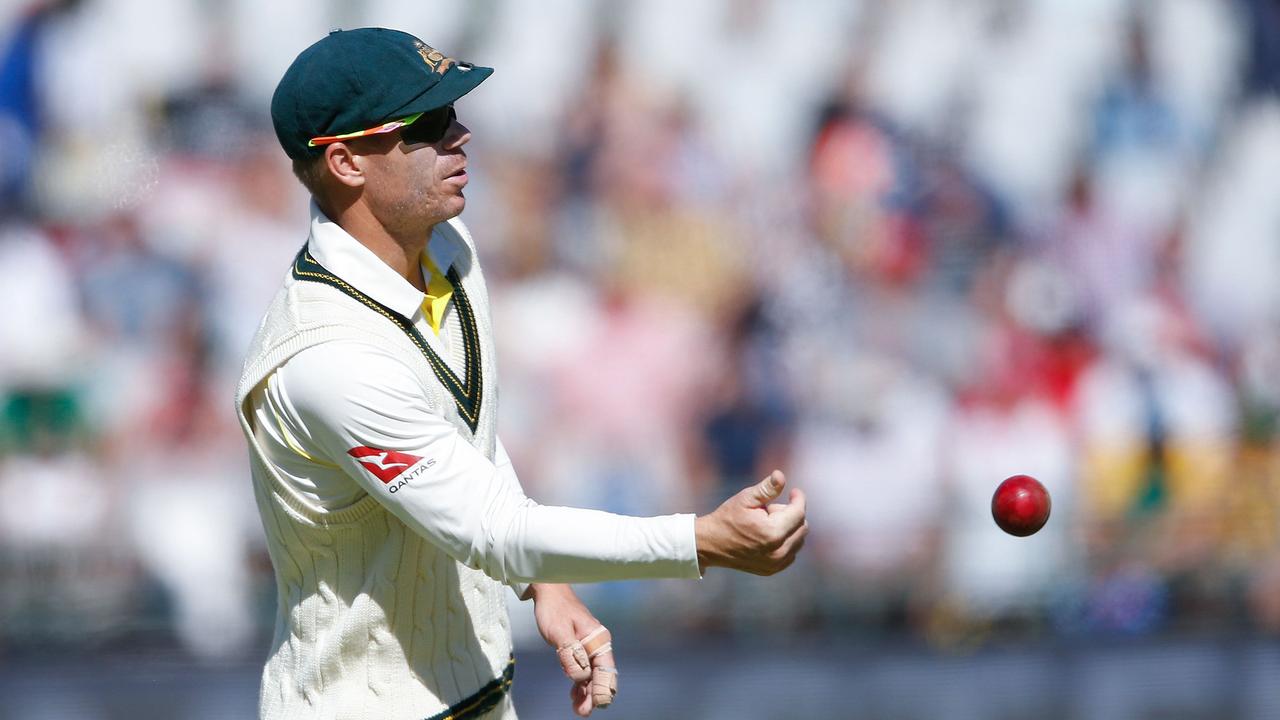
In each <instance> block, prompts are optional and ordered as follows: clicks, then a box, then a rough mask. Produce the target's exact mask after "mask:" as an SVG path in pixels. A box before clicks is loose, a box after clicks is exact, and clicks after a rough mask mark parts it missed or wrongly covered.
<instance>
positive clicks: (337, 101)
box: [271, 28, 493, 160]
mask: <svg viewBox="0 0 1280 720" xmlns="http://www.w3.org/2000/svg"><path fill="white" fill-rule="evenodd" d="M492 74H493V68H487V67H478V66H476V65H472V64H471V63H466V62H461V61H459V60H456V59H454V58H451V57H447V56H445V54H444V53H442V52H440V51H439V50H436V49H435V48H433V47H431V46H430V45H427V44H426V43H424V42H422V41H421V40H419V39H418V38H416V37H414V36H412V35H410V34H409V33H406V32H401V31H399V30H391V29H388V28H359V29H355V30H334V31H333V32H331V33H329V34H328V35H327V36H325V37H324V38H322V39H320V40H319V41H318V42H316V43H315V44H313V45H311V47H308V48H307V49H306V50H303V51H302V52H301V53H299V54H298V57H297V58H295V59H294V61H293V63H292V64H291V65H290V66H289V69H288V70H285V73H284V77H282V78H280V84H279V85H277V86H276V91H275V93H274V94H273V95H272V96H271V123H272V125H274V126H275V130H276V137H277V138H278V139H279V140H280V145H281V147H283V148H284V152H285V154H286V155H288V156H289V157H291V158H293V159H295V160H297V159H302V158H307V157H315V156H317V155H320V154H321V153H323V152H324V148H323V147H312V146H310V145H309V144H308V143H309V142H310V141H311V139H312V138H317V137H325V136H333V135H342V134H346V133H354V132H359V131H361V130H365V129H367V128H372V127H376V126H378V125H381V124H383V123H386V122H391V121H393V120H400V119H402V118H405V117H408V116H410V115H415V114H417V113H420V112H426V111H428V110H434V109H436V108H440V107H444V106H445V105H448V104H449V103H451V102H453V101H455V100H457V99H458V98H460V97H462V96H463V95H466V94H467V93H469V92H471V91H472V90H473V89H475V87H476V86H477V85H479V84H480V83H482V82H484V80H485V78H487V77H489V76H490V75H492Z"/></svg>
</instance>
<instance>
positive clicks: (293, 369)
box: [270, 342, 699, 584]
mask: <svg viewBox="0 0 1280 720" xmlns="http://www.w3.org/2000/svg"><path fill="white" fill-rule="evenodd" d="M272 382H273V384H274V386H275V388H274V389H275V391H276V392H273V393H271V394H270V395H271V396H272V397H273V398H274V399H273V400H272V401H273V402H278V403H279V404H280V407H279V408H276V410H277V411H278V413H279V416H280V417H281V419H282V422H283V423H285V424H286V425H288V426H290V427H289V428H288V429H289V430H290V432H291V433H293V434H294V435H295V436H296V437H298V438H300V439H301V441H302V442H303V443H304V444H305V445H307V446H309V447H310V448H312V449H313V450H314V451H315V452H317V453H319V454H320V455H321V456H323V457H324V458H325V459H327V460H328V461H330V462H332V463H335V464H337V465H338V466H339V467H341V468H342V469H343V471H344V472H345V473H346V474H347V476H349V477H350V478H351V479H352V481H353V482H355V483H358V484H359V485H360V487H361V488H362V489H363V490H364V491H365V492H367V493H369V494H371V495H373V496H374V497H376V498H377V499H378V500H379V501H380V502H382V504H383V505H385V506H386V507H387V508H388V509H389V510H390V511H391V512H392V513H394V514H395V515H396V516H397V517H399V518H400V519H401V520H402V521H403V522H404V523H405V524H406V525H408V526H409V527H410V528H412V529H413V530H414V531H415V532H417V533H419V534H420V535H422V536H423V537H424V538H426V539H427V540H429V541H431V542H432V543H434V544H436V545H437V546H439V547H440V548H442V549H443V550H444V551H445V552H447V553H448V554H449V555H450V556H452V557H453V558H454V559H456V560H458V561H459V562H462V563H464V564H466V565H468V566H470V567H473V568H476V569H478V570H481V571H483V572H485V573H486V574H488V575H489V576H490V577H492V578H494V579H496V580H498V581H500V582H505V583H508V584H516V583H522V582H596V581H604V580H623V579H641V578H697V577H699V571H698V561H697V550H696V545H695V542H694V531H693V525H694V523H693V519H694V516H693V515H689V514H681V515H666V516H659V517H648V518H641V517H630V516H625V515H615V514H612V513H606V512H601V511H597V510H587V509H580V508H568V507H553V506H544V505H539V504H538V503H536V502H534V501H533V500H531V499H529V498H528V497H526V496H525V495H524V492H523V491H522V490H521V488H520V483H519V480H518V479H516V477H515V473H514V470H513V469H512V468H511V466H510V461H509V460H507V461H506V462H505V463H503V462H502V459H503V457H504V456H505V452H503V453H501V454H500V457H499V458H498V459H499V464H495V463H493V462H490V461H489V459H488V458H487V457H485V456H484V454H483V453H481V452H480V451H479V450H477V449H476V448H475V447H473V446H472V445H471V443H469V442H468V441H467V440H466V438H464V437H463V436H462V435H461V434H460V433H459V432H458V430H457V428H455V427H454V425H453V424H452V423H450V422H449V421H448V420H446V419H445V418H444V417H443V416H441V415H439V414H438V413H436V412H434V411H433V410H432V409H431V408H430V407H428V403H427V400H426V398H425V396H424V395H423V392H422V388H421V385H420V384H419V381H418V380H417V378H416V376H415V375H414V373H413V371H412V370H411V369H410V368H409V367H408V366H406V365H405V364H404V363H403V362H402V361H401V360H399V359H397V358H396V357H394V356H393V355H391V354H390V353H387V352H385V351H383V350H381V349H379V348H376V347H374V346H372V345H365V344H360V343H345V342H334V343H325V344H323V345H317V346H314V347H311V348H308V349H307V350H304V351H302V352H301V353H299V354H297V355H295V356H294V357H293V358H291V359H290V360H289V361H287V362H286V363H285V364H284V365H282V366H281V367H280V368H279V369H277V370H276V373H275V376H274V377H273V378H272Z"/></svg>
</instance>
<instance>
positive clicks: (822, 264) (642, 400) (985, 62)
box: [0, 0, 1280, 720]
mask: <svg viewBox="0 0 1280 720" xmlns="http://www.w3.org/2000/svg"><path fill="white" fill-rule="evenodd" d="M0 7H2V8H3V10H0V13H2V14H0V29H2V32H0V148H3V150H2V151H0V698H3V699H4V702H3V703H0V718H2V719H3V720H10V719H17V718H21V719H23V720H28V719H38V720H44V719H47V718H71V717H74V718H78V719H81V720H85V719H87V720H105V719H108V718H110V719H113V720H114V719H115V718H210V719H212V718H224V717H228V718H229V717H251V716H255V715H254V713H255V707H256V699H257V682H258V675H259V673H260V668H261V663H262V661H263V659H264V655H265V652H266V649H267V647H268V645H269V637H270V630H271V627H270V623H271V622H272V620H273V608H274V602H275V598H274V584H273V579H272V573H271V567H270V562H269V560H268V558H267V554H266V550H265V546H264V542H263V539H262V534H261V529H260V525H259V521H258V518H257V513H256V510H255V508H254V505H253V500H252V495H251V492H250V485H249V473H248V464H247V460H246V451H245V448H244V446H243V442H242V439H241V437H240V433H239V429H238V426H237V424H236V422H235V419H234V415H233V412H232V409H231V397H232V391H233V387H234V382H235V379H236V378H237V376H238V372H239V366H240V362H241V360H242V356H243V353H244V351H245V349H246V347H247V343H248V340H249V338H250V337H251V335H252V333H253V331H254V329H255V328H256V325H257V322H258V319H259V318H260V316H261V313H262V312H263V310H264V309H265V307H266V305H267V303H268V301H269V300H270V298H271V297H272V295H273V294H274V291H275V289H276V287H277V286H278V284H279V283H280V281H281V279H282V278H283V275H284V272H285V270H286V268H287V265H288V263H289V260H290V259H291V258H292V256H293V255H294V253H295V252H296V251H297V249H298V247H299V246H300V245H301V244H302V243H303V242H304V240H305V238H306V232H307V224H306V223H307V199H306V196H305V193H304V191H303V190H302V188H301V186H300V185H299V184H298V183H297V182H296V181H295V180H294V178H293V177H292V175H291V174H290V171H289V166H288V164H287V162H286V158H285V156H284V154H283V152H282V151H281V150H280V148H279V146H278V145H277V143H276V140H275V138H274V135H273V133H272V130H271V126H270V119H269V116H268V112H267V109H268V103H269V98H270V94H271V92H272V90H273V89H274V87H275V84H276V82H277V81H278V79H279V78H280V76H281V75H282V73H283V71H284V69H285V67H286V66H287V65H288V64H289V62H290V61H291V60H292V59H293V58H294V56H296V55H297V53H298V52H300V51H301V50H302V49H303V48H304V47H306V46H307V45H309V44H310V43H312V42H314V41H315V40H317V39H319V38H320V37H322V36H323V35H324V34H325V33H326V32H327V31H328V30H330V29H331V28H335V27H358V26H363V25H386V26H392V27H397V28H400V29H403V30H406V31H409V32H411V33H414V34H415V35H418V36H420V37H422V38H423V39H424V40H425V41H426V42H427V43H428V44H430V45H432V46H435V47H437V48H440V49H442V50H443V51H444V52H445V53H446V54H447V55H452V56H455V57H459V58H462V59H466V60H471V61H473V62H476V63H477V64H483V65H491V66H494V67H496V68H497V72H496V74H495V75H494V76H493V78H492V79H490V80H489V81H488V82H486V83H485V84H484V86H482V87H481V88H480V89H479V90H478V91H477V92H475V93H473V94H472V95H470V96H468V97H467V98H465V99H464V100H462V101H461V102H460V103H459V105H458V109H459V115H460V117H461V119H462V120H463V122H465V123H466V124H467V125H468V126H469V127H471V128H472V130H473V132H474V139H473V141H472V142H471V144H470V145H469V146H468V151H469V154H470V163H471V166H472V168H473V171H472V173H471V184H470V185H469V186H468V188H467V194H468V206H467V210H466V212H465V214H464V216H463V217H464V219H465V220H466V222H467V223H468V224H469V226H470V227H471V229H472V231H473V233H474V234H475V236H476V238H477V241H478V244H479V248H480V253H481V256H482V259H483V262H484V266H485V269H486V272H487V276H488V279H489V287H490V289H491V294H492V302H493V315H494V318H495V323H496V326H497V330H498V334H499V337H498V348H499V350H498V352H499V358H498V359H499V366H500V368H501V373H502V405H501V423H500V429H501V435H502V437H503V440H504V442H505V443H506V445H507V446H508V448H509V449H510V451H511V454H512V456H513V457H514V460H515V464H516V467H517V469H518V471H519V474H520V476H521V479H522V481H523V483H524V485H525V487H526V489H527V490H528V492H529V494H530V495H531V496H533V497H535V498H536V499H538V500H539V501H541V502H543V503H548V504H569V505H580V506H590V507H597V508H603V509H607V510H612V511H616V512H622V513H629V514H640V515H650V514H659V513H668V512H677V511H688V510H693V509H696V510H698V511H700V512H706V511H709V510H711V509H712V508H714V507H715V506H716V505H717V504H718V503H719V502H720V500H721V499H723V498H724V497H726V496H727V495H729V494H731V493H733V492H736V491H737V490H738V489H739V488H740V487H742V486H745V485H746V484H748V483H751V482H753V481H755V480H758V479H759V478H760V477H762V476H763V475H764V474H765V473H767V472H768V471H769V470H770V469H772V468H774V467H780V468H783V469H784V470H786V471H787V473H788V476H789V478H790V480H791V482H792V483H793V484H794V485H795V486H798V487H801V488H803V489H804V490H806V491H807V493H808V495H809V507H810V509H811V510H810V526H811V528H812V533H811V535H810V540H809V542H808V545H807V547H806V549H805V552H804V553H803V557H802V558H801V560H800V561H799V562H798V563H797V564H796V565H795V566H793V567H792V568H791V569H790V570H788V571H787V572H786V573H785V574H784V575H781V576H777V577H774V578H772V579H760V578H754V577H744V576H736V575H731V574H729V573H727V572H713V573H711V574H710V575H709V576H708V577H707V578H705V579H704V580H702V581H701V582H697V583H694V582H661V583H611V584H604V585H596V586H582V587H580V588H579V591H580V593H581V594H582V595H583V596H584V598H586V599H587V601H588V603H589V604H590V605H591V607H592V608H593V609H594V611H595V612H596V613H597V614H598V615H599V616H600V617H601V618H602V619H604V620H605V621H606V622H608V623H610V625H611V626H613V627H614V633H615V637H618V639H619V641H620V642H619V643H618V645H619V650H620V653H621V654H620V657H619V659H620V661H621V662H620V664H621V665H622V666H623V667H624V675H623V682H622V694H621V695H620V696H619V702H618V703H617V704H616V705H615V706H614V708H613V709H611V710H610V711H609V717H611V718H615V719H617V718H630V717H672V718H683V717H688V718H721V717H724V718H730V717H736V718H757V717H758V718H790V717H799V716H802V715H819V716H824V717H849V718H864V717H865V718H881V717H883V718H975V719H985V718H1028V717H1036V718H1157V717H1158V718H1235V717H1242V718H1244V717H1247V718H1276V717H1280V684H1277V683H1276V682H1275V678H1276V677H1278V676H1280V643H1277V639H1280V435H1278V429H1277V418H1278V417H1280V414H1278V411H1280V5H1277V4H1276V3H1274V2H1272V1H1271V0H1150V1H1147V2H1139V1H1132V0H897V1H895V2H877V1H873V0H864V1H862V2H853V1H846V0H804V1H801V0H736V1H731V0H714V1H713V0H697V1H694V2H690V1H689V0H644V1H638V0H637V1H632V2H625V1H621V0H618V1H609V0H594V1H588V0H538V1H535V0H473V1H471V2H424V1H421V0H414V1H410V0H363V1H360V2H337V1H333V0H330V1H328V2H314V1H307V2H304V1H303V0H276V1H274V2H270V3H263V2H256V1H253V0H227V1H226V2H212V1H210V0H169V1H167V2H162V3H154V2H146V1H145V0H83V1H64V2H36V3H32V2H27V1H16V2H15V0H7V1H6V2H4V3H0ZM1014 473H1029V474H1032V475H1035V476H1036V477H1038V478H1039V479H1040V480H1042V481H1043V482H1044V483H1045V484H1046V486H1047V487H1048V488H1049V490H1050V492H1051V493H1052V495H1053V503H1054V504H1053V516H1052V518H1051V520H1050V522H1049V524H1048V526H1047V527H1046V528H1045V529H1044V530H1043V531H1042V532H1040V533H1039V534H1038V535H1035V536H1034V537H1031V538H1027V539H1018V538H1012V537H1010V536H1006V535H1003V534H1002V533H1001V532H999V530H997V529H996V527H995V526H994V524H993V523H992V522H991V518H990V498H991V493H992V491H993V490H994V488H995V486H996V485H997V484H998V483H999V482H1000V480H1002V479H1003V478H1004V477H1006V476H1008V475H1011V474H1014ZM512 612H513V618H514V620H515V621H516V631H517V634H518V641H519V644H520V645H519V647H520V652H521V665H520V672H518V673H517V682H516V686H515V693H516V695H515V696H516V699H517V706H518V707H519V708H520V710H521V715H522V717H526V718H535V719H536V718H543V717H567V716H568V715H569V710H568V705H567V702H566V701H565V700H564V694H565V689H566V685H565V683H564V682H563V681H562V679H561V678H559V677H557V674H558V669H557V665H556V662H555V659H554V657H553V656H552V655H551V654H550V652H549V651H547V650H546V649H545V647H544V646H542V644H541V640H540V639H538V638H537V636H536V632H535V631H534V630H533V628H532V621H531V613H530V608H529V607H528V606H527V604H526V605H521V604H519V603H516V602H515V600H514V597H513V598H512Z"/></svg>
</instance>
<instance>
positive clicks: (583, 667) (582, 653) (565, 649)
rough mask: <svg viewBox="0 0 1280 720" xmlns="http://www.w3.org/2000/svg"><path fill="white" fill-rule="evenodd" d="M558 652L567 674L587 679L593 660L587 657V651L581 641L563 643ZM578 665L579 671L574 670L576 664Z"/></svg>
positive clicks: (576, 678)
mask: <svg viewBox="0 0 1280 720" xmlns="http://www.w3.org/2000/svg"><path fill="white" fill-rule="evenodd" d="M556 654H557V655H559V656H560V665H561V666H562V667H563V668H564V671H565V674H567V675H568V676H569V677H570V678H572V679H574V680H586V679H587V676H588V675H589V673H588V672H587V670H588V669H589V668H590V667H591V660H590V659H589V658H588V657H587V651H586V649H585V648H583V647H582V644H581V643H577V642H575V643H571V644H569V645H562V646H561V647H560V649H559V650H557V651H556ZM575 665H576V666H577V669H578V672H574V666H575Z"/></svg>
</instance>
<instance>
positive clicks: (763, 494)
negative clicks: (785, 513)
mask: <svg viewBox="0 0 1280 720" xmlns="http://www.w3.org/2000/svg"><path fill="white" fill-rule="evenodd" d="M786 484H787V478H786V476H785V475H783V474H782V471H780V470H774V471H773V472H771V473H769V477H767V478H765V479H764V480H761V481H760V482H759V483H757V484H756V485H754V486H752V487H751V488H750V490H749V491H748V492H747V497H746V500H747V504H748V505H750V506H751V507H765V506H766V505H768V504H769V503H771V502H773V501H774V500H776V499H777V498H778V496H779V495H781V494H782V488H783V487H785V486H786Z"/></svg>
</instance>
